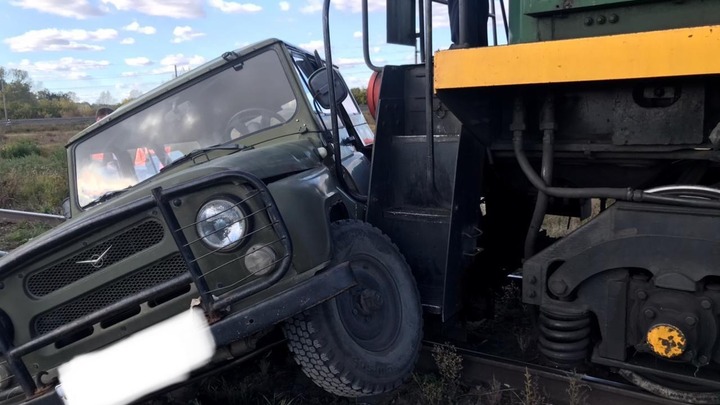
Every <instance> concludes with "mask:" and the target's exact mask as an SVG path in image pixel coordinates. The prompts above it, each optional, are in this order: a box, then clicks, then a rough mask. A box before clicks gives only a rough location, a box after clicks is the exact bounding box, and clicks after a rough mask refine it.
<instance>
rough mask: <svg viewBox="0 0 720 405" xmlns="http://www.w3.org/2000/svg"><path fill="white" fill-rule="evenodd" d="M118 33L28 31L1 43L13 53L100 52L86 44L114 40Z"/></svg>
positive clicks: (78, 30)
mask: <svg viewBox="0 0 720 405" xmlns="http://www.w3.org/2000/svg"><path fill="white" fill-rule="evenodd" d="M117 35H118V32H117V31H116V30H114V29H109V28H102V29H98V30H95V31H87V30H81V29H74V30H59V29H57V28H46V29H42V30H34V31H28V32H26V33H24V34H22V35H19V36H17V37H11V38H7V39H5V40H4V41H3V42H4V43H6V44H8V46H10V50H11V51H13V52H33V51H101V50H103V49H105V48H104V47H102V46H99V45H91V44H89V43H87V42H100V41H105V40H109V39H114V38H116V37H117Z"/></svg>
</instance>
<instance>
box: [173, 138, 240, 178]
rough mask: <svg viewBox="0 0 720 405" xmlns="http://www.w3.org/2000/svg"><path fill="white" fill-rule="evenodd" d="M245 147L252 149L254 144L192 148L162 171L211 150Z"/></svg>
mask: <svg viewBox="0 0 720 405" xmlns="http://www.w3.org/2000/svg"><path fill="white" fill-rule="evenodd" d="M245 149H252V146H245V145H239V144H236V143H233V144H230V145H223V144H220V145H214V146H208V147H207V148H202V149H195V150H192V151H191V152H190V153H188V154H187V155H184V156H183V157H181V158H178V159H176V160H173V161H172V162H170V163H168V164H166V165H165V166H163V168H162V169H160V172H164V171H165V170H167V169H168V168H170V167H173V166H176V165H179V164H180V163H185V162H187V161H188V160H191V159H195V158H196V157H198V156H200V155H204V154H206V153H208V152H210V151H214V150H231V151H241V150H245Z"/></svg>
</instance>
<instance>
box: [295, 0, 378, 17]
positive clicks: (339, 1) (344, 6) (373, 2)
mask: <svg viewBox="0 0 720 405" xmlns="http://www.w3.org/2000/svg"><path fill="white" fill-rule="evenodd" d="M332 5H333V6H335V9H336V10H340V11H350V12H351V13H359V12H361V11H362V2H361V1H359V0H333V2H332ZM322 9H323V0H305V5H304V6H302V7H301V8H300V12H301V13H305V14H310V13H316V12H318V11H322ZM384 9H385V0H368V11H371V12H372V11H378V10H384Z"/></svg>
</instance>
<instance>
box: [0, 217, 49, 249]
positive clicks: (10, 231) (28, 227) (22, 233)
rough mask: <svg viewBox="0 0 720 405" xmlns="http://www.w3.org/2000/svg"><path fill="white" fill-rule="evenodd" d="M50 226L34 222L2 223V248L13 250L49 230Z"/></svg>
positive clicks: (0, 234) (0, 246) (0, 230)
mask: <svg viewBox="0 0 720 405" xmlns="http://www.w3.org/2000/svg"><path fill="white" fill-rule="evenodd" d="M0 225H2V224H0ZM50 228H51V226H50V225H46V224H39V223H32V222H21V223H19V224H13V225H2V226H0V250H12V249H14V248H16V247H17V246H20V245H22V244H23V243H25V242H27V241H28V240H30V239H32V238H34V237H36V236H38V235H40V234H42V233H44V232H46V231H48V230H49V229H50Z"/></svg>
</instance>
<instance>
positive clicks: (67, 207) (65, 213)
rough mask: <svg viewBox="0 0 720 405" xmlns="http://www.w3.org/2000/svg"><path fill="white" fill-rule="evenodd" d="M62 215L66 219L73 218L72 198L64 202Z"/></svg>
mask: <svg viewBox="0 0 720 405" xmlns="http://www.w3.org/2000/svg"><path fill="white" fill-rule="evenodd" d="M62 213H63V216H64V217H65V219H70V218H72V211H71V210H70V197H68V198H66V199H64V200H63V202H62Z"/></svg>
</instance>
